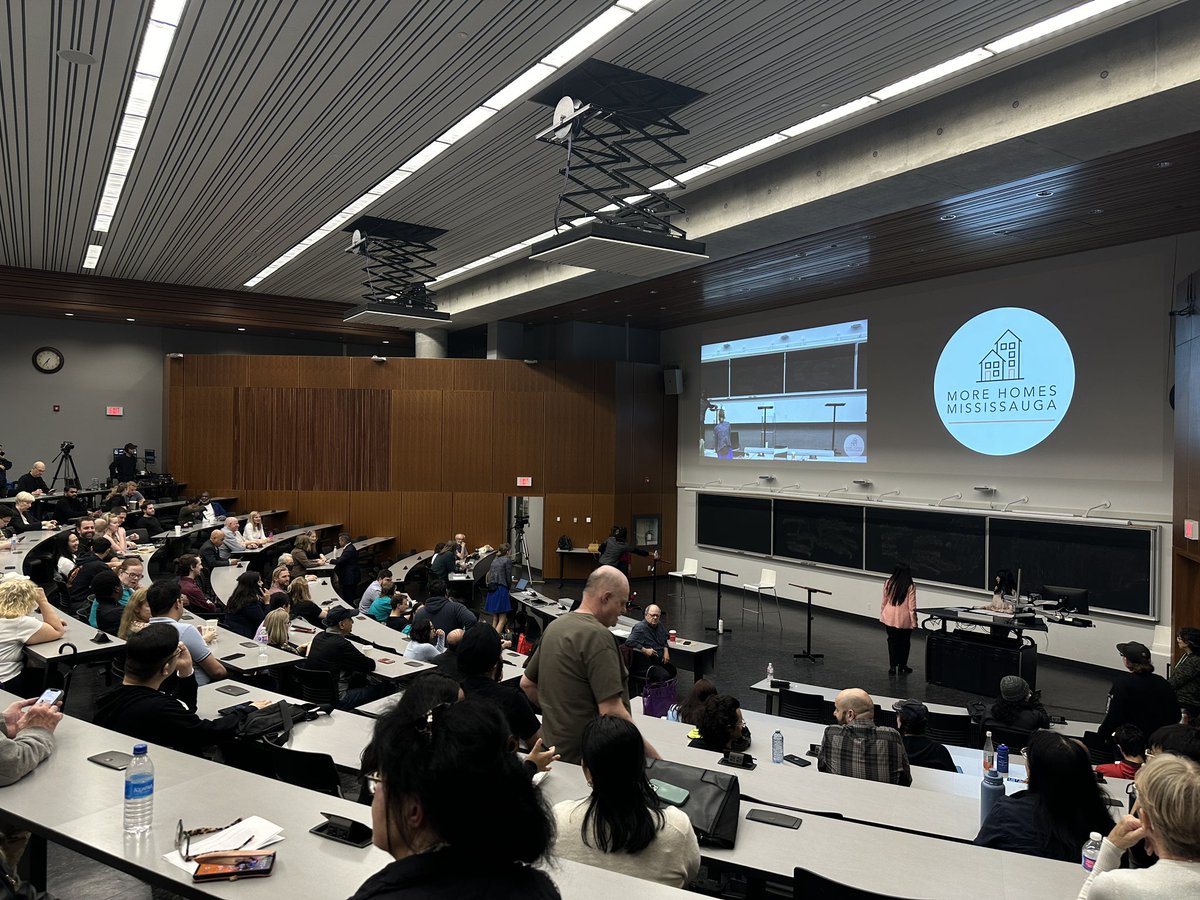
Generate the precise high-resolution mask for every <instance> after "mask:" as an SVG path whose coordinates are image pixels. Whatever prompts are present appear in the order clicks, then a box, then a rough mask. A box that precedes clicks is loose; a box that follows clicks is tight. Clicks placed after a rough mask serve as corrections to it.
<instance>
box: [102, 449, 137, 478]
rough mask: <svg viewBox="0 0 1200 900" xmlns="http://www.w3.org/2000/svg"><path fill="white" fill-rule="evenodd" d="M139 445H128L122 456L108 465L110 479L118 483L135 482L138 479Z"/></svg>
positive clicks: (115, 458)
mask: <svg viewBox="0 0 1200 900" xmlns="http://www.w3.org/2000/svg"><path fill="white" fill-rule="evenodd" d="M137 449H138V448H137V444H133V443H130V444H126V445H125V449H124V450H122V451H121V455H120V456H117V457H114V458H113V461H112V462H111V463H109V464H108V475H109V478H110V479H112V478H115V479H116V480H117V481H133V480H134V479H135V478H137Z"/></svg>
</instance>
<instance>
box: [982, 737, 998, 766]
mask: <svg viewBox="0 0 1200 900" xmlns="http://www.w3.org/2000/svg"><path fill="white" fill-rule="evenodd" d="M995 765H996V751H995V750H994V749H993V748H992V733H991V732H990V731H989V732H988V733H987V738H986V739H985V740H984V742H983V771H985V772H990V771H991V770H992V769H993V768H994V767H995Z"/></svg>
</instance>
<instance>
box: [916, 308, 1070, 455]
mask: <svg viewBox="0 0 1200 900" xmlns="http://www.w3.org/2000/svg"><path fill="white" fill-rule="evenodd" d="M997 335H999V336H998V337H997ZM981 352H982V353H983V355H982V357H981V356H980V353H981ZM1074 393H1075V358H1074V356H1073V355H1072V354H1071V347H1070V345H1069V344H1067V339H1066V338H1065V337H1063V334H1062V332H1061V331H1059V330H1058V327H1057V326H1056V325H1055V324H1054V323H1053V322H1051V321H1050V320H1049V319H1047V318H1046V317H1045V316H1043V315H1041V314H1040V313H1036V312H1033V311H1032V310H1028V309H1021V308H1019V307H1011V306H1010V307H1003V308H1001V309H991V310H988V311H987V312H983V313H980V314H979V315H977V316H975V317H974V318H973V319H970V320H969V321H967V322H965V323H964V324H963V325H962V326H961V327H960V328H959V329H958V331H956V332H955V333H954V335H953V336H952V337H951V338H950V340H948V341H947V342H946V346H945V347H943V348H942V353H941V356H940V357H939V358H938V363H937V369H936V371H935V372H934V376H933V399H934V404H935V405H936V406H937V411H938V417H939V418H940V419H941V420H942V424H943V425H945V426H946V430H947V431H948V432H949V433H950V435H951V436H952V437H953V438H954V439H955V440H956V441H958V442H959V443H960V444H962V445H963V446H964V447H967V448H969V449H971V450H974V451H975V452H976V453H983V454H986V455H988V456H1010V455H1012V454H1014V453H1023V452H1024V451H1026V450H1028V449H1030V448H1031V447H1036V446H1037V445H1038V444H1040V443H1041V442H1042V441H1044V440H1045V439H1046V438H1048V437H1049V436H1050V435H1051V434H1053V432H1054V430H1055V429H1056V428H1057V427H1058V425H1059V423H1060V422H1062V420H1063V416H1065V415H1066V413H1067V409H1068V408H1069V407H1070V405H1071V398H1072V396H1073V395H1074Z"/></svg>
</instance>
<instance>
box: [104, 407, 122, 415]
mask: <svg viewBox="0 0 1200 900" xmlns="http://www.w3.org/2000/svg"><path fill="white" fill-rule="evenodd" d="M104 414H105V415H106V416H123V415H125V407H123V406H106V407H104Z"/></svg>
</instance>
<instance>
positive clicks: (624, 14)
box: [160, 0, 653, 287]
mask: <svg viewBox="0 0 1200 900" xmlns="http://www.w3.org/2000/svg"><path fill="white" fill-rule="evenodd" d="M160 2H162V0H160ZM173 2H183V0H173ZM652 2H653V0H617V2H616V3H615V4H614V5H612V6H610V7H609V8H608V9H606V10H605V11H604V12H602V13H600V15H599V16H597V17H596V18H594V19H592V21H590V22H588V23H587V24H586V25H584V26H583V27H582V28H581V29H579V31H577V32H575V33H574V34H573V35H571V36H570V37H568V38H567V39H566V40H565V41H563V42H562V43H561V44H559V45H558V46H557V47H555V48H554V49H553V50H552V51H550V53H548V54H547V55H546V56H545V57H544V58H543V59H542V60H541V61H540V62H538V63H535V64H534V65H533V66H531V67H530V68H528V69H526V70H525V71H524V72H522V73H521V74H520V75H518V76H517V77H516V78H515V79H513V80H512V81H511V82H509V83H508V84H507V85H505V87H503V88H501V89H500V90H499V91H498V92H497V93H495V94H493V95H492V96H491V97H489V98H488V99H487V100H485V101H484V102H483V103H482V104H480V105H479V106H478V107H476V108H475V109H473V110H472V111H471V112H469V113H467V115H465V116H464V117H463V118H461V119H460V120H459V121H458V122H457V123H456V124H454V125H452V126H451V127H450V128H449V129H447V130H446V131H445V132H443V133H442V134H441V135H439V136H438V137H437V138H436V139H434V140H433V142H431V143H430V144H429V145H428V146H426V147H425V148H423V149H422V150H420V151H419V152H418V153H416V154H415V155H414V156H413V157H412V158H411V159H409V160H408V161H407V162H405V163H404V164H403V165H402V166H400V168H399V169H397V170H396V171H395V172H393V173H392V174H391V175H389V176H388V177H387V178H385V179H384V180H383V181H381V182H379V184H377V185H375V187H373V188H371V190H369V191H367V193H365V194H363V195H362V196H361V197H359V198H358V199H357V200H355V201H354V202H353V203H351V204H350V205H349V206H347V207H346V208H345V209H343V210H342V212H340V213H338V215H337V216H334V217H333V218H332V219H330V220H329V221H328V222H326V223H325V224H324V225H322V226H321V227H320V228H318V229H317V230H316V231H314V232H313V233H312V234H311V235H309V236H308V237H307V238H305V239H304V240H303V241H301V242H300V243H299V244H296V246H295V247H293V248H292V249H291V250H289V251H288V252H287V253H285V254H283V256H280V257H279V258H278V259H276V260H274V261H273V262H272V263H271V264H270V265H269V266H267V267H266V268H265V269H263V270H262V271H261V272H259V273H258V274H256V275H255V276H254V277H253V278H251V279H250V280H249V281H247V282H245V284H244V285H243V287H254V286H255V285H256V284H259V283H260V282H262V280H263V279H265V278H267V277H269V276H270V275H272V274H274V273H275V272H277V271H279V269H281V268H282V267H283V266H285V265H287V264H288V263H289V262H291V261H292V260H293V259H295V258H296V257H297V256H299V255H300V253H302V252H304V250H306V249H307V248H309V247H311V246H312V245H313V244H315V243H316V242H317V241H318V240H320V239H321V238H322V237H324V236H325V235H327V234H330V233H332V232H334V231H336V230H337V229H338V228H340V227H341V226H342V225H343V224H345V222H346V221H348V220H349V219H350V218H352V217H353V216H355V215H357V214H358V213H359V212H362V210H364V209H366V207H367V206H370V205H371V204H372V203H374V202H375V201H376V200H378V199H379V198H380V197H382V196H384V195H385V194H386V193H387V192H388V191H390V190H392V188H394V187H395V186H396V185H398V184H399V183H400V182H401V181H403V180H404V179H405V178H407V177H408V176H409V175H412V174H414V173H415V172H417V171H418V170H419V169H420V168H421V167H422V166H424V165H426V164H427V163H429V162H430V161H432V160H433V159H434V158H435V157H437V156H439V155H440V154H442V153H444V152H445V151H447V150H449V149H450V147H451V146H452V145H453V144H455V143H457V142H458V141H461V140H462V139H463V138H465V137H466V136H467V135H469V134H470V133H471V132H473V131H474V130H475V129H477V128H478V127H479V126H481V125H482V124H483V123H484V122H486V121H487V120H488V119H490V118H491V117H492V116H494V115H495V114H496V113H498V112H500V111H501V110H503V109H505V108H506V107H507V106H509V105H510V104H512V103H514V102H516V101H517V100H518V99H519V98H521V97H523V96H524V95H525V94H527V93H529V92H530V91H531V90H533V89H534V88H535V87H536V86H537V85H539V84H541V83H542V82H543V81H545V80H546V79H547V78H549V77H550V76H551V75H553V74H554V73H555V72H557V71H558V70H559V69H560V68H562V67H563V66H565V65H566V64H567V63H569V62H571V61H572V60H574V59H575V58H576V57H578V56H579V55H581V54H582V53H585V52H586V51H587V50H588V49H589V48H590V47H592V46H594V45H595V44H596V43H597V42H598V41H600V40H601V39H602V38H604V37H605V36H606V35H608V34H609V33H610V32H612V31H613V30H614V29H615V28H617V27H619V26H620V25H622V24H623V23H624V22H625V21H626V20H628V19H629V18H630V17H631V16H632V15H633V14H634V13H636V12H637V11H638V10H640V9H642V8H644V7H646V6H649V5H650V3H652ZM335 223H336V224H335ZM516 246H518V247H519V246H521V245H516ZM297 247H299V248H301V249H300V251H299V252H293V251H295V250H296V248H297ZM512 249H513V248H510V249H509V250H508V251H503V252H502V253H501V254H500V255H503V256H507V255H508V253H509V252H512ZM480 265H482V262H480Z"/></svg>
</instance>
